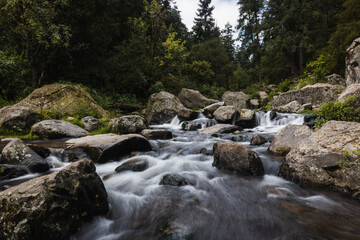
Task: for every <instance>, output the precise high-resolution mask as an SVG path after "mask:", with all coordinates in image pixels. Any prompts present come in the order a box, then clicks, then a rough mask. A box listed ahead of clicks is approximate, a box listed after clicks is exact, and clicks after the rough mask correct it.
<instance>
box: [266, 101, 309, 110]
mask: <svg viewBox="0 0 360 240" xmlns="http://www.w3.org/2000/svg"><path fill="white" fill-rule="evenodd" d="M302 109H303V107H302V106H301V104H300V103H299V102H298V101H292V102H290V103H288V104H285V105H283V106H278V107H274V108H272V110H273V111H277V112H281V113H297V112H298V111H300V110H302Z"/></svg>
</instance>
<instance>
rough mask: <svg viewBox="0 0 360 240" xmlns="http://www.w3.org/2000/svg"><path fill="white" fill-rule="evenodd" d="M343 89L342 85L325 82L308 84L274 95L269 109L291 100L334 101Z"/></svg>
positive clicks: (314, 103)
mask: <svg viewBox="0 0 360 240" xmlns="http://www.w3.org/2000/svg"><path fill="white" fill-rule="evenodd" d="M343 90H344V87H342V86H338V85H331V84H327V83H317V84H314V85H308V86H305V87H303V88H302V89H300V90H293V91H289V92H285V93H281V94H280V95H278V96H276V97H274V100H273V102H272V105H271V110H273V109H275V108H277V107H280V106H283V105H286V104H288V103H290V102H292V101H297V102H299V104H300V105H303V104H307V103H311V104H312V105H313V106H314V105H321V104H323V103H327V102H329V101H335V100H336V99H337V98H338V95H339V94H340V93H341V92H342V91H343Z"/></svg>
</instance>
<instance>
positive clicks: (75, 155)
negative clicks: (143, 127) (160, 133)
mask: <svg viewBox="0 0 360 240" xmlns="http://www.w3.org/2000/svg"><path fill="white" fill-rule="evenodd" d="M150 150H151V145H150V143H149V141H148V140H147V139H146V138H145V137H143V136H141V135H139V134H128V135H116V134H101V135H96V136H87V137H82V138H77V139H70V140H68V141H66V148H65V152H64V161H66V162H74V161H78V160H81V159H89V160H92V161H93V162H95V163H104V162H108V161H111V160H115V161H116V160H118V159H119V157H121V156H123V155H126V154H128V153H131V152H134V151H150Z"/></svg>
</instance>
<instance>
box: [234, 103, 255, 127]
mask: <svg viewBox="0 0 360 240" xmlns="http://www.w3.org/2000/svg"><path fill="white" fill-rule="evenodd" d="M235 124H236V126H239V127H241V128H254V127H256V118H255V112H254V111H253V110H249V109H245V108H243V109H241V110H240V114H239V115H238V117H237V118H236V120H235Z"/></svg>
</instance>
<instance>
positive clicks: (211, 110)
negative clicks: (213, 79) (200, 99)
mask: <svg viewBox="0 0 360 240" xmlns="http://www.w3.org/2000/svg"><path fill="white" fill-rule="evenodd" d="M224 105H225V103H224V102H218V103H214V104H211V105H209V106H207V107H205V108H204V114H205V115H208V114H210V115H212V114H213V113H214V112H215V111H216V110H217V109H218V108H219V107H222V106H224Z"/></svg>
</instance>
